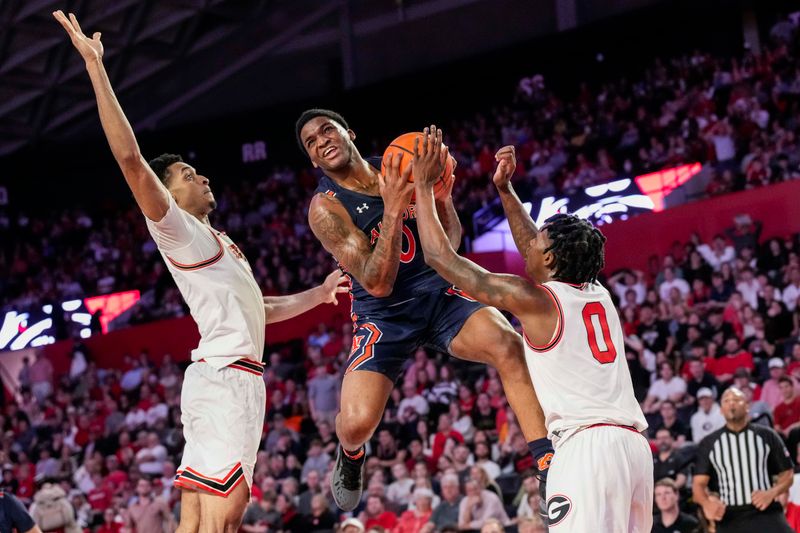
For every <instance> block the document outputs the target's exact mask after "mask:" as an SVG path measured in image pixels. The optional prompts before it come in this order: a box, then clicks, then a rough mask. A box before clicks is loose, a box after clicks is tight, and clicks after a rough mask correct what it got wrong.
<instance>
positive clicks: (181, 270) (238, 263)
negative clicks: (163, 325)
mask: <svg viewBox="0 0 800 533" xmlns="http://www.w3.org/2000/svg"><path fill="white" fill-rule="evenodd" d="M168 196H169V209H167V214H166V215H165V216H164V218H162V219H161V220H160V221H158V222H153V221H152V220H149V219H147V229H149V230H150V234H151V235H152V236H153V240H155V242H156V245H157V246H158V249H159V251H160V252H161V255H162V256H163V257H164V262H165V263H166V264H167V268H168V269H169V271H170V273H171V274H172V277H173V279H174V280H175V283H176V284H177V285H178V289H179V290H180V291H181V294H182V295H183V298H184V300H186V304H187V305H188V306H189V311H190V312H191V314H192V318H194V320H195V322H197V327H198V329H199V330H200V344H199V345H198V346H197V348H195V349H194V350H192V361H199V360H200V359H205V360H206V361H207V362H208V363H209V364H210V365H211V366H213V367H215V368H222V367H224V366H227V365H229V364H230V363H232V362H234V361H236V360H237V359H241V358H243V357H245V358H248V359H253V360H256V361H261V356H262V354H263V352H264V330H265V327H266V317H265V311H264V300H263V296H262V294H261V289H260V288H259V286H258V284H257V283H256V280H255V278H254V277H253V271H252V270H251V268H250V265H249V263H248V262H247V259H245V257H244V255H243V254H242V252H241V251H240V250H239V248H238V247H237V246H236V245H235V244H234V243H233V242H232V241H231V240H230V239H229V238H228V237H227V235H225V234H224V233H223V232H221V231H217V230H215V229H214V228H212V227H211V226H209V225H206V224H203V223H202V222H200V221H199V220H198V219H197V218H195V217H193V216H192V215H190V214H189V213H187V212H186V211H184V210H183V209H181V208H179V207H178V205H177V204H176V203H175V200H174V199H173V198H172V196H171V195H168ZM145 218H146V217H145Z"/></svg>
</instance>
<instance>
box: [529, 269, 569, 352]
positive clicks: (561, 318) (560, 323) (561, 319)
mask: <svg viewBox="0 0 800 533" xmlns="http://www.w3.org/2000/svg"><path fill="white" fill-rule="evenodd" d="M537 287H539V288H541V289H544V290H545V291H547V294H549V295H550V298H551V299H552V300H553V303H554V304H555V305H556V308H557V309H558V326H557V329H556V335H555V337H553V339H552V340H551V341H550V342H548V343H547V344H545V345H544V346H534V344H533V343H532V342H531V340H530V339H529V338H528V335H526V334H525V332H524V331H523V332H522V336H523V338H524V339H525V342H526V343H527V344H528V347H530V349H531V350H533V351H535V352H547V351H549V350H552V349H553V348H555V346H556V344H558V342H559V341H560V340H561V337H562V335H563V334H564V311H563V309H562V308H561V302H560V301H559V300H558V296H556V293H555V292H553V289H551V288H550V287H548V286H547V285H537Z"/></svg>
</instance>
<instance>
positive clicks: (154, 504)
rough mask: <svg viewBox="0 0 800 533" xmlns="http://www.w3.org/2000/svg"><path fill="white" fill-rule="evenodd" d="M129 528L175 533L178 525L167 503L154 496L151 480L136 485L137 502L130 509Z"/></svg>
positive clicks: (144, 480) (156, 532)
mask: <svg viewBox="0 0 800 533" xmlns="http://www.w3.org/2000/svg"><path fill="white" fill-rule="evenodd" d="M128 526H129V527H131V528H133V529H134V531H152V532H153V533H158V532H164V533H170V532H171V531H174V529H175V526H176V524H175V523H174V521H173V517H172V513H170V511H169V507H168V506H167V502H165V501H164V500H162V499H160V498H157V497H156V496H155V495H154V494H153V485H152V483H151V482H150V480H149V479H146V478H142V479H140V480H139V481H138V483H137V484H136V501H134V502H133V503H132V504H131V506H130V508H129V509H128Z"/></svg>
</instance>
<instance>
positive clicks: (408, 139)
mask: <svg viewBox="0 0 800 533" xmlns="http://www.w3.org/2000/svg"><path fill="white" fill-rule="evenodd" d="M417 138H418V139H419V140H420V142H422V138H423V135H422V133H420V132H417V131H414V132H411V133H404V134H403V135H401V136H399V137H398V138H396V139H395V140H393V141H392V143H391V144H390V145H389V147H388V148H386V151H384V152H383V159H382V160H381V172H382V173H383V175H384V176H385V175H386V160H387V158H389V157H390V156H394V154H396V153H398V152H401V153H402V154H403V160H402V161H401V162H400V172H401V173H402V172H403V171H404V170H405V169H406V167H407V166H408V165H409V164H410V163H411V160H412V159H413V157H414V139H417ZM455 162H456V160H455V159H454V158H453V156H452V155H451V156H450V157H449V158H448V160H447V164H446V165H445V167H444V172H442V175H441V176H440V177H439V180H438V181H437V182H436V183H435V184H434V186H433V195H434V196H435V197H436V198H439V196H440V195H442V194H443V193H444V192H445V191H446V190H447V188H448V187H450V183H451V182H452V181H453V180H454V179H455V176H454V175H453V170H454V169H455ZM408 181H414V172H413V171H412V172H411V175H410V176H409V177H408Z"/></svg>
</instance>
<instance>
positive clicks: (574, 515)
mask: <svg viewBox="0 0 800 533" xmlns="http://www.w3.org/2000/svg"><path fill="white" fill-rule="evenodd" d="M547 513H548V515H549V519H550V532H551V533H558V532H561V531H563V532H564V533H567V532H569V533H596V532H598V531H602V532H603V533H650V530H651V529H652V527H653V454H652V451H651V450H650V445H649V444H648V442H647V439H645V438H644V437H643V436H642V435H641V434H640V433H638V432H637V431H636V430H635V429H633V428H627V427H623V426H615V425H597V426H591V427H588V428H586V429H583V430H580V431H578V432H577V433H575V434H574V435H572V436H570V437H568V438H566V439H565V440H564V442H563V444H560V445H559V446H558V447H557V448H556V452H555V455H554V456H553V461H552V462H551V463H550V472H549V473H548V475H547Z"/></svg>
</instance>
